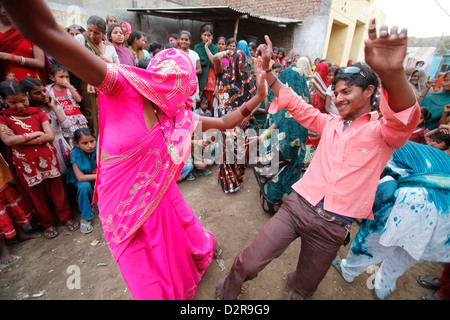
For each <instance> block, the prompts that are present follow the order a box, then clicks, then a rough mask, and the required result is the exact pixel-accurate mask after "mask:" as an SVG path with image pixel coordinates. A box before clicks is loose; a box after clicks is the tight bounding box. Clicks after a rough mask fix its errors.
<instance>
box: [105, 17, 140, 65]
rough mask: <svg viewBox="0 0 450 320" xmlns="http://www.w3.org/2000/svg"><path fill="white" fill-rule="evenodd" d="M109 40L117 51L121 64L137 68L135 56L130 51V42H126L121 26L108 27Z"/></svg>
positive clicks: (115, 24)
mask: <svg viewBox="0 0 450 320" xmlns="http://www.w3.org/2000/svg"><path fill="white" fill-rule="evenodd" d="M107 38H108V41H109V42H111V43H112V45H113V46H114V48H115V49H116V52H117V56H118V57H119V63H121V64H126V65H129V66H133V67H134V66H136V62H135V61H134V57H133V54H132V53H131V51H130V50H129V49H128V46H127V44H128V42H127V41H126V40H125V36H124V34H123V31H122V27H121V26H120V25H119V24H117V23H113V24H111V25H110V26H109V27H108V33H107Z"/></svg>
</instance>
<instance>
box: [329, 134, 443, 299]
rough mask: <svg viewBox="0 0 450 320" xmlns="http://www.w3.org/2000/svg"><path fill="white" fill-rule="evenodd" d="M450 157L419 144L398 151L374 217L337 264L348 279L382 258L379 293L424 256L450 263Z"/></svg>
mask: <svg viewBox="0 0 450 320" xmlns="http://www.w3.org/2000/svg"><path fill="white" fill-rule="evenodd" d="M449 211H450V157H449V156H448V155H447V154H445V153H444V152H442V151H440V150H438V149H436V148H433V147H430V146H427V145H423V144H419V143H415V142H411V141H409V142H407V143H406V145H405V146H403V147H402V148H400V149H399V150H397V151H395V152H394V154H393V155H392V157H391V159H390V161H389V162H388V163H387V165H386V168H385V170H384V172H383V175H382V178H381V180H380V182H379V184H378V189H377V193H376V198H375V203H374V207H373V214H374V220H365V221H364V222H363V223H362V224H361V227H360V229H359V231H358V233H357V234H356V236H355V239H354V240H353V242H352V245H351V248H350V251H349V253H348V255H347V257H346V259H342V260H340V258H339V257H336V259H335V261H334V262H333V266H334V267H335V268H336V269H337V270H338V271H339V272H340V273H341V275H342V276H343V278H344V279H345V280H346V281H347V282H352V281H353V279H354V278H356V277H357V276H359V275H360V274H361V273H364V272H366V271H367V270H368V268H369V267H370V266H372V265H377V264H378V263H380V262H381V266H380V269H379V271H378V272H377V274H376V276H375V283H374V285H375V294H376V296H377V297H378V298H379V299H385V298H386V297H387V296H388V295H389V294H390V293H391V292H393V291H394V290H395V289H396V281H397V279H398V278H399V277H400V276H401V275H402V274H403V273H404V272H406V271H407V270H408V269H409V268H411V267H412V266H413V265H415V264H417V263H419V262H421V261H434V262H450V241H449V238H450V219H449V214H450V212H449Z"/></svg>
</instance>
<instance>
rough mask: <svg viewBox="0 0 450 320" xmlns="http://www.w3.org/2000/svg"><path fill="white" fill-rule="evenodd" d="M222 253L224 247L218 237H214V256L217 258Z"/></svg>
mask: <svg viewBox="0 0 450 320" xmlns="http://www.w3.org/2000/svg"><path fill="white" fill-rule="evenodd" d="M221 254H222V247H221V246H220V244H219V242H217V239H214V258H215V259H217V258H218V257H220V255H221Z"/></svg>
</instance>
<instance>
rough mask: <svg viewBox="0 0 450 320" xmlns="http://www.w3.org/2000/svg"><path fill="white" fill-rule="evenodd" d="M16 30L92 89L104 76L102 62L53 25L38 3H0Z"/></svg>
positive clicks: (26, 0) (7, 0) (45, 8)
mask: <svg viewBox="0 0 450 320" xmlns="http://www.w3.org/2000/svg"><path fill="white" fill-rule="evenodd" d="M0 2H1V4H2V5H3V7H4V8H5V9H6V11H7V13H8V15H9V16H10V18H11V20H12V22H13V24H14V26H15V27H16V29H17V30H18V31H19V32H20V33H21V34H22V35H23V36H24V37H25V38H26V39H28V40H30V41H31V42H33V43H34V44H36V45H37V46H38V47H39V48H41V49H42V50H44V52H45V53H47V54H48V55H50V56H52V57H53V58H54V59H55V60H56V61H58V62H59V63H61V64H63V65H64V66H66V67H67V68H68V69H69V70H70V71H72V72H73V73H74V74H75V75H77V76H78V77H79V78H80V79H82V80H84V81H86V82H87V83H89V84H92V85H94V86H98V85H100V84H101V83H102V82H103V80H104V78H105V76H106V63H105V62H104V61H103V60H102V59H100V58H99V57H97V56H96V55H95V54H93V53H92V52H90V51H89V50H87V49H86V48H85V47H83V46H81V45H80V44H79V43H78V42H76V41H75V40H74V39H73V37H71V36H70V35H69V34H68V33H67V32H66V31H65V30H63V29H62V28H61V26H59V25H58V24H57V23H56V20H55V18H54V17H53V15H52V13H51V12H50V9H49V8H48V6H47V5H46V4H45V2H44V1H42V0H22V1H17V0H0Z"/></svg>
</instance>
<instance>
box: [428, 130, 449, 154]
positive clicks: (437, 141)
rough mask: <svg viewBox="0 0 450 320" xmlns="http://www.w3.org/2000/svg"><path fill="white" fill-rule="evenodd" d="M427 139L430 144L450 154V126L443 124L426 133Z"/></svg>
mask: <svg viewBox="0 0 450 320" xmlns="http://www.w3.org/2000/svg"><path fill="white" fill-rule="evenodd" d="M425 140H426V141H427V144H428V145H429V146H432V147H434V148H437V149H439V150H441V151H443V152H445V153H446V154H448V155H450V149H449V147H450V126H449V125H446V124H441V125H440V126H439V128H437V129H434V130H431V131H429V132H428V133H426V134H425Z"/></svg>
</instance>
